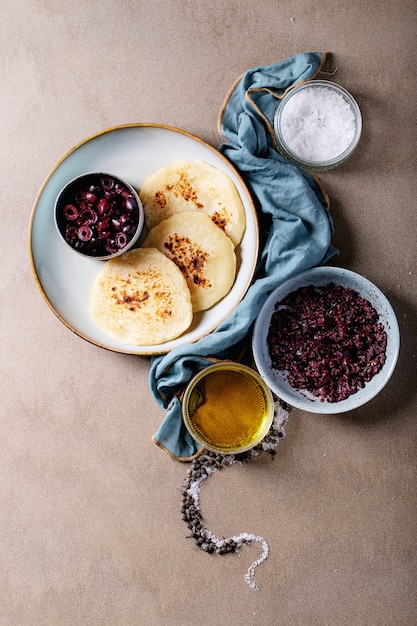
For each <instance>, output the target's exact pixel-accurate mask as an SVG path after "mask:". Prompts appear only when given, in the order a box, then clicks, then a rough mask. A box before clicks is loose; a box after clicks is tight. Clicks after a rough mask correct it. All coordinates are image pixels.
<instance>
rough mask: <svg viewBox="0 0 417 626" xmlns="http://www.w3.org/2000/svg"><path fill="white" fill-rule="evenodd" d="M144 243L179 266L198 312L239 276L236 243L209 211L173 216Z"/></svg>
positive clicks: (149, 235)
mask: <svg viewBox="0 0 417 626" xmlns="http://www.w3.org/2000/svg"><path fill="white" fill-rule="evenodd" d="M143 245H144V246H147V247H150V248H157V249H158V250H160V251H161V252H163V254H165V255H166V256H167V257H168V258H169V259H171V260H172V261H174V263H175V264H176V265H177V266H178V267H179V269H180V270H181V272H182V273H183V275H184V277H185V280H186V281H187V285H188V288H189V290H190V293H191V302H192V305H193V311H194V312H196V311H205V310H206V309H208V308H210V307H211V306H213V304H215V303H216V302H218V301H219V300H220V299H221V298H223V297H224V296H225V295H226V294H227V293H229V291H230V289H231V287H232V285H233V282H234V280H235V275H236V255H235V251H234V246H233V243H232V242H231V240H230V239H229V237H227V235H225V234H224V232H223V231H222V230H220V228H218V227H217V226H216V225H215V224H214V223H213V222H212V220H211V219H210V218H209V216H208V215H206V214H205V213H197V212H191V211H185V212H183V213H175V214H174V215H171V217H168V218H167V219H165V220H163V221H162V222H160V223H159V224H158V225H157V226H154V228H152V229H151V231H150V232H149V234H148V236H147V237H146V239H145V241H144V244H143Z"/></svg>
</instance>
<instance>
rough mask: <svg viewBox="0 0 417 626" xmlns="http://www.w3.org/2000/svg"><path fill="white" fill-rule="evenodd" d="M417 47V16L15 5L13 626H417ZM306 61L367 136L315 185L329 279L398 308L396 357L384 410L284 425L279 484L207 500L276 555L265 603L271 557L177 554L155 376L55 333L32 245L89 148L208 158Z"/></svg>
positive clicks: (10, 226)
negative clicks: (158, 436)
mask: <svg viewBox="0 0 417 626" xmlns="http://www.w3.org/2000/svg"><path fill="white" fill-rule="evenodd" d="M416 34H417V22H416V5H415V2H413V1H412V0H381V1H379V2H377V1H376V0H368V1H366V2H364V1H363V0H351V1H350V2H346V1H345V0H343V1H342V0H333V2H326V1H324V2H323V1H322V2H318V1H316V0H291V1H290V0H280V2H276V1H274V0H259V1H258V2H253V1H249V0H175V1H174V0H164V1H162V0H136V1H133V0H131V1H130V0H125V1H123V0H119V1H117V0H116V1H115V0H112V1H109V0H102V1H98V0H87V1H85V2H81V1H80V0H73V1H72V2H68V1H65V2H64V1H63V0H19V1H18V2H16V1H15V0H1V2H0V49H1V57H0V60H1V63H0V84H1V90H0V120H1V133H0V148H1V149H0V172H1V174H0V177H1V188H0V189H1V191H0V198H1V207H0V208H1V219H2V226H3V228H2V242H1V245H0V279H1V305H0V338H1V344H0V345H1V348H0V349H1V362H0V368H1V370H0V376H1V378H0V380H1V405H0V446H1V449H0V543H1V552H0V625H1V626H34V625H40V626H57V625H58V624H60V625H61V624H62V625H65V626H93V625H94V626H142V625H144V626H148V625H156V626H163V625H167V626H182V625H184V626H189V625H190V626H191V625H192V624H203V625H206V624H207V625H209V624H210V625H211V626H220V625H221V624H225V623H227V624H231V625H232V626H247V625H250V624H262V625H263V624H265V625H268V626H270V625H275V624H276V625H280V626H281V625H282V626H316V625H317V626H324V625H331V626H334V625H337V626H342V625H343V626H344V625H346V626H348V625H349V626H412V625H413V624H416V623H417V596H416V580H417V576H416V575H417V572H416V512H417V501H416V467H417V461H416V435H417V428H416V414H417V411H416V409H417V399H416V359H417V356H416V355H417V347H416V332H415V329H416V316H417V311H416V307H417V289H416V279H417V267H416V232H417V228H416V200H415V198H416V183H415V180H416V122H415V119H416V104H415V103H416V95H417V93H416V79H417V76H416V69H415V68H416V52H415V50H416ZM310 50H327V51H329V52H330V53H331V54H332V63H333V66H334V67H337V68H338V72H337V80H338V82H340V83H341V84H342V85H344V86H345V87H346V88H348V89H349V90H351V91H352V92H353V93H354V95H355V96H356V98H357V100H358V102H359V104H360V106H361V109H362V113H363V118H364V133H363V139H362V141H361V144H360V147H359V149H358V151H357V153H356V154H355V156H354V158H353V159H352V160H351V161H350V162H349V163H348V164H346V165H345V166H343V167H342V168H340V169H338V170H336V171H333V172H331V173H327V174H325V175H323V176H322V181H323V183H324V185H325V187H326V189H327V191H328V193H329V195H330V199H331V203H332V214H333V217H334V219H335V224H336V233H335V238H334V243H335V245H337V246H338V247H339V248H340V250H341V255H340V257H339V258H338V259H337V263H338V264H340V265H343V266H345V267H348V268H350V269H353V270H355V271H358V272H360V273H362V274H365V275H366V276H367V277H368V278H369V279H371V280H372V281H374V282H375V283H376V284H377V285H379V286H380V287H381V288H382V289H383V290H384V291H385V293H386V294H387V295H388V297H389V298H390V300H391V302H392V304H393V306H394V308H395V310H396V312H397V315H398V319H399V323H400V328H401V334H402V349H401V356H400V360H399V363H398V367H397V369H396V372H395V374H394V376H393V378H392V379H391V381H390V383H389V385H388V386H387V387H386V389H385V390H384V391H383V393H381V394H380V396H379V397H377V398H376V399H375V400H373V401H372V402H371V403H369V404H368V405H366V406H365V407H363V408H361V409H359V410H357V411H355V412H353V413H351V414H348V415H346V414H345V415H341V416H336V417H323V416H320V415H319V416H312V415H307V414H303V413H301V412H294V414H293V415H292V417H291V419H290V421H289V423H288V426H287V438H286V440H285V441H284V442H283V443H282V444H281V445H280V447H279V450H278V454H277V456H276V457H275V459H274V460H273V461H271V460H270V459H269V458H266V457H265V458H264V457H262V458H260V459H258V460H257V461H255V462H253V463H252V464H250V465H247V466H244V467H238V466H233V467H231V468H229V469H227V470H225V471H224V472H221V473H218V474H217V475H216V476H215V477H213V478H212V479H211V480H209V481H207V484H206V485H205V486H204V488H203V490H202V510H203V513H204V515H205V518H206V523H207V525H208V526H209V527H210V528H211V529H212V530H213V531H214V532H216V533H217V534H219V535H220V536H222V535H229V534H236V533H239V532H242V531H247V532H255V533H256V534H260V535H262V536H264V537H265V538H266V539H267V540H268V542H269V545H270V549H271V554H270V558H269V559H268V560H267V561H266V563H265V564H264V565H262V566H261V567H260V568H259V569H258V570H257V581H258V583H259V586H260V591H259V592H253V591H252V590H251V589H249V587H248V586H247V585H246V584H245V582H244V580H243V575H244V573H245V572H246V568H247V566H248V565H249V563H250V562H251V561H252V560H253V559H254V558H256V557H257V556H258V554H259V546H256V545H253V546H251V547H250V548H243V549H242V550H241V552H240V556H237V555H231V556H227V557H219V556H209V555H207V554H205V553H203V552H201V551H197V550H196V549H194V548H193V545H192V540H191V539H187V538H186V535H187V532H188V531H187V528H186V526H185V524H184V523H183V522H182V521H181V518H180V513H179V508H180V493H179V490H180V489H181V486H182V484H183V480H184V478H185V474H186V470H187V466H185V465H184V464H181V463H178V462H175V461H173V460H171V459H170V458H168V456H167V455H165V454H164V453H163V452H162V451H161V450H159V449H158V448H156V446H154V445H153V444H152V443H151V435H152V434H153V433H154V432H155V430H156V428H157V427H158V425H159V423H160V421H161V419H162V418H163V415H162V414H161V411H160V409H159V408H158V407H157V406H156V404H155V402H154V401H153V400H152V398H151V396H150V393H149V390H148V382H147V377H148V371H149V362H148V359H147V358H140V357H139V358H136V357H132V356H126V355H121V354H115V353H111V352H108V351H106V350H102V349H100V348H97V347H95V346H93V345H90V344H89V343H87V342H85V341H83V340H82V339H80V338H79V337H77V336H76V335H74V334H73V333H71V332H70V331H69V330H68V329H67V328H66V327H64V326H63V325H62V324H61V323H60V322H59V320H58V319H57V318H56V317H55V316H54V315H53V314H52V313H51V311H50V310H49V308H48V307H47V305H46V303H45V302H44V300H43V298H42V296H41V295H40V293H39V291H38V289H37V286H36V283H35V281H34V279H33V276H32V273H31V268H30V262H29V255H28V246H27V238H28V225H29V219H30V213H31V209H32V206H33V203H34V200H35V197H36V194H37V191H38V189H39V188H40V186H41V185H42V182H43V180H44V178H45V177H46V176H47V174H48V172H49V171H50V169H51V168H52V167H54V166H55V164H56V162H57V161H58V159H60V157H61V156H62V155H63V154H64V153H66V152H67V150H69V149H70V148H72V146H74V145H75V144H77V143H78V142H79V141H81V140H83V139H84V138H85V137H87V136H90V135H91V134H93V133H95V132H98V131H100V130H103V129H105V128H108V127H111V126H114V125H118V124H123V123H129V122H152V123H162V124H167V125H172V126H177V127H179V128H182V129H184V130H186V131H189V132H191V133H194V134H196V135H198V136H200V137H202V138H203V139H205V140H206V141H208V142H210V143H211V144H212V145H214V146H217V145H218V144H219V142H220V138H219V137H218V135H217V129H216V123H217V117H218V113H219V111H220V107H221V105H222V103H223V100H224V97H225V95H226V93H227V92H228V90H229V88H230V87H231V85H232V83H233V82H234V81H235V79H236V78H237V76H239V75H240V74H241V73H242V72H243V71H245V70H246V69H249V68H250V67H253V66H255V65H258V64H269V63H273V62H276V61H279V60H282V59H284V58H286V57H288V56H291V55H292V54H295V53H297V52H303V51H310Z"/></svg>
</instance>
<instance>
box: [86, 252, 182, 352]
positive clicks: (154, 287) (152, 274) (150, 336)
mask: <svg viewBox="0 0 417 626" xmlns="http://www.w3.org/2000/svg"><path fill="white" fill-rule="evenodd" d="M90 302H91V313H92V316H93V318H94V320H95V322H96V324H97V325H98V326H99V327H100V328H102V329H103V330H104V331H105V332H106V333H107V334H109V335H110V336H112V337H113V338H114V339H117V340H118V341H120V342H122V343H125V344H130V345H141V346H148V345H149V346H150V345H157V344H162V343H165V342H167V341H169V340H171V339H175V338H176V337H178V336H179V335H181V334H182V333H183V332H185V331H186V330H187V329H188V327H189V326H190V324H191V322H192V317H193V311H192V304H191V296H190V290H189V289H188V286H187V283H186V281H185V278H184V276H183V275H182V273H181V271H180V270H179V268H178V267H177V266H176V265H175V263H174V262H173V261H171V260H170V259H168V258H167V257H166V256H165V255H164V254H162V253H161V252H159V251H158V250H156V249H153V248H138V249H134V250H130V251H129V252H126V253H125V254H123V255H122V256H120V257H116V258H114V259H110V260H109V261H106V262H105V264H104V266H103V269H102V270H101V272H100V273H99V274H98V276H97V277H96V280H95V281H94V284H93V288H92V291H91V300H90Z"/></svg>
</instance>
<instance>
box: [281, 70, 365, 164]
mask: <svg viewBox="0 0 417 626" xmlns="http://www.w3.org/2000/svg"><path fill="white" fill-rule="evenodd" d="M274 129H275V139H276V143H277V147H278V150H279V152H280V153H281V154H282V156H284V157H285V158H286V159H287V160H288V161H290V162H291V163H294V164H295V165H297V166H298V167H301V168H302V169H304V170H307V171H308V170H310V171H324V170H330V169H333V168H335V167H337V166H338V165H341V164H342V163H344V162H345V161H346V160H347V159H348V158H349V157H350V155H351V154H352V152H353V151H354V150H355V148H356V146H357V145H358V142H359V139H360V135H361V131H362V116H361V113H360V110H359V107H358V105H357V103H356V101H355V99H354V98H353V96H352V95H351V94H350V93H349V92H348V91H346V89H344V88H343V87H341V86H340V85H337V84H335V83H332V82H330V81H325V80H313V81H309V82H306V83H302V84H300V85H297V86H296V87H294V88H292V89H290V91H288V92H287V93H286V95H285V96H284V97H283V99H282V100H281V102H280V104H279V105H278V107H277V109H276V111H275V117H274Z"/></svg>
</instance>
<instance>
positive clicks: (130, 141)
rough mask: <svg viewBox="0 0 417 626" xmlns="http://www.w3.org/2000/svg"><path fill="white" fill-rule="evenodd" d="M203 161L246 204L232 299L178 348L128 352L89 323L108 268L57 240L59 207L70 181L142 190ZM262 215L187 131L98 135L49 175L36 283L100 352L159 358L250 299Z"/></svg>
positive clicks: (36, 218) (137, 129) (39, 201)
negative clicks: (103, 180)
mask: <svg viewBox="0 0 417 626" xmlns="http://www.w3.org/2000/svg"><path fill="white" fill-rule="evenodd" d="M181 159H187V160H191V161H193V160H194V161H197V160H203V161H206V162H207V163H210V164H211V165H214V166H216V167H218V168H219V169H221V170H223V171H224V172H225V173H226V174H228V175H229V176H230V178H231V179H232V180H233V182H234V183H235V185H236V188H237V190H238V192H239V194H240V197H241V199H242V201H243V204H244V207H245V212H246V230H245V233H244V236H243V239H242V242H241V243H240V245H239V247H238V249H237V251H236V252H237V257H238V270H237V275H236V280H235V282H234V285H233V287H232V289H231V291H230V292H229V294H228V295H227V296H225V297H224V298H223V299H222V300H221V301H220V302H218V303H217V304H216V305H215V306H213V307H212V308H211V309H210V310H208V311H204V312H201V313H197V314H196V315H195V316H194V321H193V324H192V326H191V327H190V329H189V330H188V331H187V332H186V333H184V334H183V335H181V337H178V338H177V339H174V340H173V341H169V342H166V343H164V344H158V345H155V346H128V345H126V344H123V343H120V342H118V341H116V340H113V339H112V338H111V337H109V336H108V335H106V334H105V333H104V332H103V331H102V330H101V329H100V328H99V327H98V326H96V324H95V323H94V321H93V319H92V317H91V315H90V307H89V298H90V290H91V286H92V283H93V281H94V278H95V276H96V274H97V272H98V271H99V270H100V268H101V267H102V263H103V262H102V261H97V260H96V259H85V258H83V257H80V256H79V255H78V254H76V253H74V252H73V251H72V250H71V249H70V248H69V246H67V245H66V244H65V243H64V242H63V241H62V239H61V238H60V237H59V235H58V233H57V231H56V228H55V224H54V202H55V198H56V196H57V195H58V193H59V191H60V190H61V189H62V187H63V186H64V185H65V184H66V183H67V182H68V181H69V180H71V179H72V178H74V177H75V176H78V175H79V174H83V173H85V172H90V171H106V172H109V173H112V174H114V175H115V176H120V177H121V178H123V179H125V180H127V181H128V182H130V184H131V185H132V186H133V187H135V188H136V189H137V190H140V187H141V184H142V183H143V181H144V179H145V178H146V177H147V176H148V175H149V174H150V173H151V172H154V171H155V170H157V169H159V168H160V167H163V166H164V165H166V164H168V163H173V162H175V161H178V160H181ZM258 246H259V236H258V223H257V217H256V210H255V207H254V204H253V201H252V198H251V196H250V194H249V191H248V189H247V187H246V186H245V184H244V183H243V181H242V179H241V177H240V176H239V174H238V173H237V171H236V169H235V168H234V167H233V166H232V165H231V164H230V162H229V161H228V160H227V159H226V158H225V157H224V156H222V155H221V154H220V153H219V152H218V151H217V150H216V149H215V148H213V147H212V146H210V145H209V144H207V143H206V142H204V141H203V140H201V139H199V138H198V137H196V136H194V135H191V134H190V133H187V132H185V131H182V130H179V129H177V128H172V127H169V126H164V125H158V124H127V125H123V126H117V127H115V128H110V129H108V130H105V131H102V132H100V133H98V134H96V135H93V136H91V137H89V138H87V139H85V140H84V141H83V142H81V143H80V144H78V145H77V146H75V147H74V148H73V149H72V150H70V151H69V152H68V153H67V154H66V155H65V156H64V157H63V158H62V159H61V160H60V161H59V162H58V164H57V165H56V166H55V168H54V169H53V170H52V171H51V172H50V173H49V175H48V177H47V178H46V180H45V182H44V183H43V185H42V188H41V189H40V191H39V193H38V195H37V198H36V201H35V204H34V207H33V211H32V216H31V220H30V232H29V248H30V257H31V263H32V268H33V272H34V275H35V279H36V281H37V283H38V286H39V288H40V290H41V293H42V294H43V296H44V297H45V299H46V301H47V303H48V304H49V306H50V307H51V309H52V311H53V312H54V313H55V314H56V315H57V316H58V318H59V319H60V320H61V321H62V322H63V323H64V324H65V325H66V326H68V327H69V328H70V329H71V330H72V331H74V332H75V333H76V334H78V335H79V336H81V337H83V338H84V339H86V340H87V341H90V342H91V343H94V344H96V345H98V346H100V347H103V348H106V349H109V350H114V351H116V352H122V353H125V354H143V355H151V354H161V353H165V352H169V351H170V350H171V349H172V348H174V347H176V346H178V345H180V344H184V343H192V342H195V341H197V340H198V339H200V338H201V337H203V336H204V335H207V334H209V333H210V332H212V331H213V330H215V329H216V328H217V326H219V324H220V323H221V322H222V321H223V320H224V319H225V318H226V317H227V316H228V315H229V314H230V313H231V312H232V311H233V309H234V308H235V307H236V306H237V304H238V303H239V302H240V300H241V299H242V298H243V296H244V295H245V293H246V291H247V289H248V287H249V285H250V282H251V280H252V277H253V273H254V271H255V266H256V262H257V257H258Z"/></svg>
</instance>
